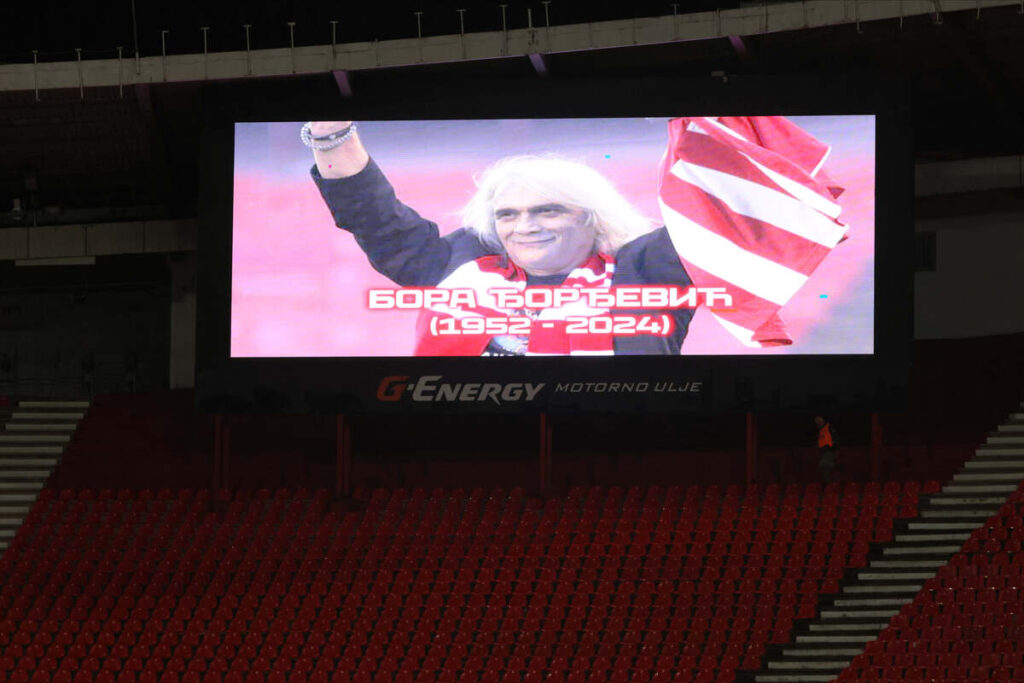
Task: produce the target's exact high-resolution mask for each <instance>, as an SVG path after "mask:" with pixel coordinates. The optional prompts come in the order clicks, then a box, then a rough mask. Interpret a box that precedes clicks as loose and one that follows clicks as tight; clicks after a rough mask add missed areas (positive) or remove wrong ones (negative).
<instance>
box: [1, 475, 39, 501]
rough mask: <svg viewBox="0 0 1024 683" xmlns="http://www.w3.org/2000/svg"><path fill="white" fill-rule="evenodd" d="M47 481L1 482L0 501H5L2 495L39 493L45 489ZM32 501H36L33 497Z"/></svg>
mask: <svg viewBox="0 0 1024 683" xmlns="http://www.w3.org/2000/svg"><path fill="white" fill-rule="evenodd" d="M45 483H46V482H45V481H42V480H40V481H0V501H2V500H3V496H2V494H3V493H5V492H7V493H27V492H29V491H39V489H41V488H43V484H45ZM32 500H35V498H34V497H33V499H32Z"/></svg>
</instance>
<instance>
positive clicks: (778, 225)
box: [658, 116, 846, 347]
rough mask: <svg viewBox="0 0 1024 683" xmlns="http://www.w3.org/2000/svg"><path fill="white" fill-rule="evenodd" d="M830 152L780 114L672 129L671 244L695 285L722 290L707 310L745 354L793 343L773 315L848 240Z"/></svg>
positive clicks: (666, 195)
mask: <svg viewBox="0 0 1024 683" xmlns="http://www.w3.org/2000/svg"><path fill="white" fill-rule="evenodd" d="M828 153H829V147H828V146H827V145H824V144H822V143H821V142H819V141H818V140H816V139H815V138H814V137H812V136H811V135H810V134H808V133H807V132H806V131H804V130H802V129H801V128H800V127H798V126H797V125H796V124H794V123H792V122H791V121H789V120H787V119H786V118H784V117H781V116H723V117H694V118H678V119H673V120H672V121H670V122H669V143H668V150H667V151H666V153H665V157H664V158H663V159H662V167H661V184H660V187H659V193H658V195H659V201H660V204H661V210H662V216H663V218H664V220H665V226H666V227H667V228H668V232H669V236H670V237H671V238H672V244H673V245H674V246H675V248H676V252H677V253H678V254H679V258H680V260H681V261H682V263H683V266H684V267H685V268H686V272H687V273H688V274H689V275H690V278H691V279H692V280H693V284H694V285H696V286H698V287H725V288H726V291H727V292H728V293H729V294H731V295H732V299H733V306H732V307H731V308H730V309H728V310H717V311H716V310H712V313H713V314H714V315H715V317H716V318H717V319H718V320H719V322H721V323H722V325H723V326H724V327H725V328H726V329H727V330H729V332H731V333H732V334H733V335H734V336H736V337H737V338H738V339H739V340H740V341H741V342H743V343H744V344H746V345H747V346H751V347H759V346H779V345H786V344H792V343H793V340H792V337H791V335H790V333H789V331H788V330H787V328H786V325H785V323H784V322H783V321H782V318H781V317H780V316H779V309H780V308H782V306H784V305H785V304H786V302H788V301H789V300H790V299H791V298H792V296H793V295H794V294H795V293H796V292H797V290H799V289H800V287H802V286H803V284H804V283H805V282H807V279H808V277H809V276H810V275H811V273H813V272H814V270H815V269H816V268H817V267H818V265H819V264H821V262H822V261H823V260H824V259H825V257H826V256H828V255H829V253H831V251H832V249H833V248H834V247H835V246H836V244H838V243H839V242H841V241H842V240H843V239H845V236H846V226H845V225H844V224H843V223H842V222H840V221H839V213H840V211H841V207H840V206H839V204H838V203H837V202H836V201H835V200H836V198H837V197H838V196H839V194H840V193H841V192H842V188H840V187H837V186H836V185H835V183H833V182H832V181H831V180H830V179H829V178H828V177H827V176H826V175H825V174H824V172H822V170H821V167H822V165H823V164H824V162H825V159H826V158H827V157H828Z"/></svg>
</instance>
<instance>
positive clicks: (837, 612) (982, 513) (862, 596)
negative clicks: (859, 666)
mask: <svg viewBox="0 0 1024 683" xmlns="http://www.w3.org/2000/svg"><path fill="white" fill-rule="evenodd" d="M1022 431H1024V413H1020V412H1017V413H1013V414H1012V415H1011V416H1010V417H1009V419H1008V420H1007V421H1006V422H1005V423H1004V424H1002V425H1000V426H999V429H998V430H997V431H996V432H994V433H993V434H991V435H990V436H989V437H988V440H987V443H986V444H984V445H983V446H981V447H980V448H978V450H977V453H976V454H975V456H974V457H973V458H971V459H970V460H968V461H967V462H965V463H964V466H963V468H962V469H961V471H960V472H959V473H958V474H956V475H955V476H954V477H953V479H952V481H950V482H949V483H948V484H946V485H945V486H943V487H942V488H941V490H940V489H939V487H938V484H937V483H936V482H932V483H930V484H928V485H926V486H925V487H924V489H923V490H922V493H923V494H925V496H924V498H923V500H922V501H921V515H920V518H918V519H912V520H907V521H905V522H903V523H902V524H900V525H898V527H897V532H896V533H895V534H894V538H893V539H892V540H893V542H892V543H890V544H887V545H886V547H884V548H882V549H881V552H879V553H877V555H876V556H875V557H873V558H872V559H871V560H870V562H869V563H868V566H867V567H866V568H865V569H864V570H863V571H860V572H858V573H857V576H856V577H855V578H852V579H851V580H850V581H848V582H846V583H845V584H844V585H843V587H842V593H841V594H840V595H838V596H836V597H835V598H833V599H831V601H830V602H831V604H828V605H825V606H823V608H822V610H821V614H820V616H819V618H818V619H816V620H814V621H813V622H810V623H809V624H808V625H807V626H806V628H804V629H802V631H803V632H802V633H799V632H798V634H797V635H796V638H795V644H794V646H793V647H791V648H786V649H784V650H783V651H782V652H781V653H780V656H777V657H774V658H772V659H770V661H769V662H768V669H769V671H770V672H769V673H766V674H763V675H759V676H758V677H757V680H758V681H761V682H762V683H782V682H783V681H792V682H794V683H795V682H797V681H804V682H807V683H812V682H814V681H830V680H833V679H834V678H835V676H837V675H838V674H839V673H840V672H841V671H843V670H844V669H845V668H846V667H847V666H848V665H849V664H850V661H851V659H852V658H854V657H856V656H858V655H860V653H861V651H862V649H863V648H864V644H865V643H870V642H876V638H881V637H890V636H883V635H882V634H885V633H886V631H883V628H885V627H886V624H887V623H888V620H889V619H890V618H893V617H895V616H896V615H898V614H901V613H902V611H901V610H904V609H905V608H906V607H907V606H908V605H912V604H917V603H918V601H920V600H921V596H922V595H926V594H927V595H930V594H931V593H932V592H934V588H935V579H934V577H935V576H936V571H937V570H938V571H939V576H942V575H943V571H946V570H945V569H944V567H945V566H947V563H949V562H951V561H953V560H951V559H950V558H951V557H953V556H954V553H958V552H971V551H972V550H973V551H977V550H978V548H979V547H980V543H981V541H987V540H988V539H989V537H990V531H989V528H988V526H980V527H979V524H980V523H981V520H983V519H985V518H987V517H989V516H990V515H992V514H993V513H996V511H997V510H998V509H999V506H1000V505H1003V504H1004V503H1006V500H1007V498H1006V497H1007V495H1010V496H1011V499H1010V500H1011V503H1007V505H1011V504H1012V501H1014V500H1016V499H1017V498H1019V497H1020V492H1019V490H1018V484H1019V482H1020V481H1021V479H1022V478H1024V469H1022V468H1024V463H1022V462H1021V461H1020V459H1019V458H1020V456H1021V455H1024V447H1022V446H1024V433H1022ZM928 494H930V495H928ZM1004 514H1005V513H1004ZM995 519H996V521H997V523H998V522H999V520H1000V518H999V517H998V516H997V517H996V518H995ZM991 524H992V522H991V520H990V521H989V522H988V525H991ZM1000 526H1001V525H1000ZM998 533H999V536H998V538H1001V539H1004V540H1005V539H1006V538H1008V533H1007V531H1006V530H1005V529H1003V530H1001V531H1000V532H998ZM979 539H980V540H979ZM965 542H966V543H965ZM961 544H964V546H963V548H961ZM986 547H988V548H989V550H990V551H992V552H997V551H998V550H999V548H996V547H995V544H989V545H988V546H986ZM954 559H955V558H954ZM940 567H942V568H943V569H940ZM922 588H924V593H919V591H921V590H922ZM912 601H913V602H912ZM879 631H882V634H879ZM890 635H891V634H890ZM892 674H893V672H892V670H887V672H886V675H884V676H882V677H881V679H880V680H892V679H893V675H892ZM950 677H951V679H959V678H961V677H958V676H956V675H953V674H951V675H950ZM929 678H934V677H933V676H930V677H929ZM939 678H942V677H941V676H940V677H939ZM970 679H971V680H983V679H982V678H976V677H974V676H973V675H972V676H970Z"/></svg>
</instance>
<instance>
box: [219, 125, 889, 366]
mask: <svg viewBox="0 0 1024 683" xmlns="http://www.w3.org/2000/svg"><path fill="white" fill-rule="evenodd" d="M792 120H793V121H795V122H796V123H798V125H801V126H802V127H804V128H805V129H806V130H808V131H809V132H811V133H812V134H814V135H816V136H817V137H818V138H819V139H820V140H822V141H823V142H825V143H826V144H829V145H832V147H833V150H832V153H831V155H830V157H829V160H828V161H827V163H826V165H825V170H826V171H827V172H828V173H829V174H830V175H831V176H832V177H833V178H834V179H835V180H836V181H837V182H838V183H839V184H840V185H842V186H844V187H846V192H845V194H844V195H843V196H842V197H840V203H841V204H842V206H843V215H842V218H843V220H844V221H845V222H846V223H848V224H849V226H850V233H849V234H850V238H849V239H848V240H846V241H845V242H843V243H842V244H840V245H839V246H838V247H837V248H836V249H835V250H834V251H833V253H832V254H830V255H829V256H828V258H827V259H826V260H825V261H824V263H823V264H822V265H821V267H819V268H818V270H817V271H816V272H815V273H814V275H813V276H812V277H811V278H810V280H809V281H808V282H807V284H806V285H805V286H804V287H803V288H802V289H801V290H800V291H799V292H798V293H797V294H796V295H795V296H794V297H793V298H792V299H791V300H790V302H789V303H788V304H787V305H786V306H785V307H784V308H783V309H782V316H783V318H784V319H785V321H786V322H787V324H788V325H789V327H790V330H791V331H792V333H793V336H794V339H795V343H794V344H793V345H792V346H790V347H781V348H775V349H750V348H747V347H745V346H744V345H742V344H741V343H740V342H739V341H737V340H736V339H735V338H734V337H733V336H732V335H730V334H729V333H728V332H727V331H726V330H725V329H724V328H723V327H722V326H721V325H720V324H718V322H717V321H715V320H714V319H713V318H712V317H711V316H710V315H708V314H707V313H706V312H705V311H703V310H699V311H698V312H697V314H696V315H695V316H694V319H693V321H692V323H691V325H690V331H689V334H688V336H687V338H686V341H685V343H684V345H683V353H684V354H779V353H801V354H803V353H810V354H822V353H871V352H872V351H873V338H874V330H873V302H874V289H873V287H874V263H873V256H874V124H873V119H872V118H871V117H865V116H842V117H793V118H792ZM300 126H301V124H297V123H263V124H237V126H236V159H235V186H234V218H233V253H232V301H231V355H232V356H234V357H307V356H308V357H312V356H407V355H410V354H411V352H412V346H413V325H414V322H415V319H416V313H415V312H390V311H370V310H368V309H367V307H366V297H367V294H366V292H367V290H368V289H371V288H376V287H384V288H388V287H394V286H395V285H394V283H392V282H391V281H390V280H388V279H387V278H385V277H384V276H382V275H380V274H379V273H377V272H376V271H374V270H373V269H372V268H371V267H370V265H369V264H368V262H367V259H366V256H365V255H364V254H363V252H362V251H361V250H360V249H359V247H358V246H357V245H356V243H355V240H354V239H353V238H352V236H351V235H349V234H348V233H346V232H344V231H342V230H339V229H337V228H335V227H334V225H333V221H332V219H331V216H330V213H329V212H328V210H327V208H326V206H325V205H324V202H323V200H322V199H321V197H320V194H319V192H318V191H317V188H316V186H315V185H314V184H313V181H312V179H311V178H310V177H309V168H310V166H311V165H312V156H311V154H310V153H309V151H308V150H307V149H305V148H304V147H303V146H302V143H301V142H300V141H299V139H298V129H299V127H300ZM361 126H362V128H361V135H362V137H363V139H364V141H365V143H366V146H367V148H368V150H369V151H370V154H371V155H372V156H373V157H374V158H375V159H376V160H377V162H378V163H379V164H380V166H381V168H382V169H383V170H384V173H385V174H386V175H387V176H388V178H389V180H390V181H391V183H392V184H393V185H394V186H395V188H396V192H397V194H398V197H399V199H401V200H402V201H403V202H404V203H406V204H408V205H409V206H411V207H413V208H414V209H415V210H416V211H417V212H419V213H420V214H421V215H422V216H424V217H426V218H428V219H430V220H433V221H434V222H436V223H438V225H439V227H440V230H441V233H442V234H445V233H448V232H450V231H452V230H454V229H456V228H458V227H459V220H458V215H457V214H458V212H459V210H460V209H461V207H462V206H463V204H465V202H466V200H467V199H468V198H469V197H470V196H471V195H472V192H473V189H474V185H473V180H472V176H473V174H474V173H477V172H479V171H480V170H482V169H483V168H485V167H486V166H488V165H489V164H491V163H493V162H494V161H496V160H498V159H500V158H502V157H504V156H507V155H509V154H517V153H527V152H546V151H555V152H557V153H559V154H562V155H564V156H567V157H570V158H574V159H577V160H582V161H585V162H586V163H588V164H590V165H592V166H593V167H595V168H597V169H598V170H600V171H601V172H602V173H604V174H605V175H606V176H607V177H608V178H609V179H610V180H611V181H612V182H613V183H614V184H615V186H616V187H617V188H618V189H619V191H620V192H621V193H622V194H623V195H624V196H626V197H627V198H629V199H630V200H631V201H632V202H633V203H634V204H635V205H636V206H637V207H638V208H639V209H640V210H641V211H643V212H644V213H645V215H647V216H649V217H651V218H652V219H655V220H656V221H657V223H656V224H657V225H661V224H662V223H661V220H660V216H659V212H658V208H657V202H656V188H657V169H658V161H659V159H660V156H661V154H662V152H663V151H664V145H665V120H664V119H658V120H651V119H626V120H623V119H618V120H607V119H582V120H576V121H566V120H561V121H558V120H555V121H543V120H538V121H521V120H520V121H504V122H501V121H485V122H480V121H445V122H400V121H399V122H373V123H370V124H361ZM545 126H546V128H542V127H545ZM423 140H431V141H432V144H430V145H424V144H422V141H423ZM417 141H418V142H419V144H417ZM823 294H824V295H826V297H825V298H822V296H821V295H823Z"/></svg>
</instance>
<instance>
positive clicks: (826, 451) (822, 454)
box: [814, 415, 838, 484]
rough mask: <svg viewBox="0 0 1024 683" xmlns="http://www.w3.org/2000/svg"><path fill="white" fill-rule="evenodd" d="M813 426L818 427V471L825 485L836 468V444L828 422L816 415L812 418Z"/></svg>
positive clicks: (830, 479)
mask: <svg viewBox="0 0 1024 683" xmlns="http://www.w3.org/2000/svg"><path fill="white" fill-rule="evenodd" d="M814 424H815V425H817V427H818V469H819V470H821V478H822V480H824V482H825V483H826V484H828V483H830V482H831V481H832V477H833V475H834V473H835V469H836V466H837V465H838V463H837V462H836V443H835V439H834V438H833V435H832V425H830V424H829V423H828V420H826V419H825V418H823V417H822V416H821V415H818V416H817V417H815V418H814Z"/></svg>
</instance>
